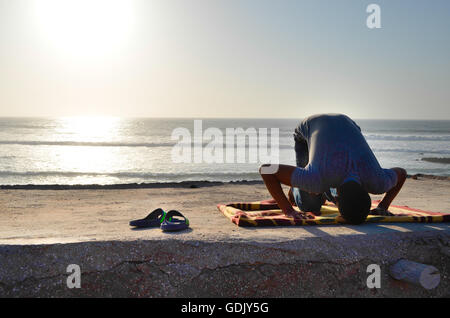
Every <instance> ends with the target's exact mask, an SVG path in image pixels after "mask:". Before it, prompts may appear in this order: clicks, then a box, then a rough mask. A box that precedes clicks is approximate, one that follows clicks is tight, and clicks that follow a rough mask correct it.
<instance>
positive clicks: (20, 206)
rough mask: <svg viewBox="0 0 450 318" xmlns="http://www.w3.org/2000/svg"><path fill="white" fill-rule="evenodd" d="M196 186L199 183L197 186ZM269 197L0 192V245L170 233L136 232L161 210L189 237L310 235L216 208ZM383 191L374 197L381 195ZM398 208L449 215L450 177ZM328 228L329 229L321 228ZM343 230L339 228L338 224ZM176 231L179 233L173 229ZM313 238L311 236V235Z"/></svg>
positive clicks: (409, 190) (413, 185)
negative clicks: (251, 226)
mask: <svg viewBox="0 0 450 318" xmlns="http://www.w3.org/2000/svg"><path fill="white" fill-rule="evenodd" d="M191 187H193V188H191ZM267 198H269V195H268V193H267V190H266V188H265V186H264V184H262V183H259V182H249V183H246V182H242V183H226V184H221V185H220V184H219V183H201V182H200V183H195V186H193V185H192V183H185V184H181V185H178V186H175V185H172V186H169V187H164V186H163V185H154V186H153V187H151V188H144V189H107V190H105V189H83V190H0V213H1V217H0V243H1V244H40V243H63V242H80V241H104V240H133V239H149V238H152V239H154V238H167V237H168V235H170V234H165V233H162V232H161V231H160V230H159V229H151V230H141V231H139V230H132V229H131V228H130V226H129V225H128V222H129V221H130V220H132V219H136V218H142V217H145V216H146V215H147V213H148V212H150V211H152V210H153V209H155V208H158V207H161V208H163V209H166V210H170V209H176V210H179V211H181V212H182V213H184V214H185V215H186V216H187V217H188V218H189V219H190V221H191V228H192V229H191V230H190V231H186V232H182V233H179V234H175V235H180V236H182V237H184V238H186V239H196V238H202V237H205V236H208V235H213V236H214V238H222V239H227V238H229V237H233V238H234V239H239V238H242V239H246V238H249V236H250V237H252V236H257V237H261V238H265V237H266V238H267V239H269V238H279V239H283V238H284V239H288V238H289V235H302V233H303V234H305V231H304V230H303V229H299V228H295V229H292V228H283V229H280V228H271V229H264V230H255V231H248V230H242V229H240V228H238V227H236V226H235V225H234V224H232V223H231V222H230V221H229V220H228V219H226V218H225V217H224V216H223V215H222V214H221V213H220V212H219V211H218V210H217V209H216V205H217V204H218V203H229V202H236V201H258V200H262V199H267ZM379 198H380V196H373V199H379ZM394 204H396V205H406V206H410V207H413V208H418V209H423V210H427V211H433V212H450V181H448V180H439V179H431V178H424V177H419V178H418V179H417V180H415V179H412V178H409V179H408V180H407V181H406V183H405V186H404V188H403V189H402V191H401V192H400V194H399V196H398V198H397V199H396V200H395V201H394ZM322 228H323V229H324V230H325V231H326V227H322ZM332 228H333V230H336V227H332ZM172 235H173V234H172ZM305 235H306V234H305Z"/></svg>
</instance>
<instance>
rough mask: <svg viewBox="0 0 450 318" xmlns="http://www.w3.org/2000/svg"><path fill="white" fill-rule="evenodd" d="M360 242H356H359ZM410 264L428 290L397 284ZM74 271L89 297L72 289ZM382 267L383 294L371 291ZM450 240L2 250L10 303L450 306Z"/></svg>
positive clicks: (437, 236) (436, 236)
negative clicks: (425, 275)
mask: <svg viewBox="0 0 450 318" xmlns="http://www.w3.org/2000/svg"><path fill="white" fill-rule="evenodd" d="M356 238H357V239H356ZM399 258H407V259H410V260H414V261H417V262H422V263H426V264H430V265H434V266H435V267H437V268H438V269H439V271H440V273H441V283H440V285H439V286H438V287H437V288H435V289H433V290H430V291H428V290H425V289H423V288H421V287H417V286H413V285H410V284H407V283H403V282H400V281H395V280H393V279H392V278H390V277H389V276H388V270H387V268H388V265H389V264H390V263H392V262H395V261H396V260H398V259H399ZM69 264H78V265H80V267H81V272H82V274H81V288H80V289H69V288H67V286H66V279H67V277H68V275H69V274H68V273H66V268H67V266H68V265H69ZM369 264H379V265H380V267H381V271H382V279H381V288H380V289H369V288H367V286H366V280H367V276H368V275H369V274H368V273H366V269H367V266H368V265H369ZM449 277H450V231H449V230H448V227H447V228H445V227H442V229H441V230H434V231H421V232H406V233H405V232H391V233H389V234H386V233H378V234H377V233H373V234H370V235H357V236H355V235H345V236H339V237H332V236H329V237H328V236H322V237H311V238H308V239H299V240H291V241H285V242H271V243H264V242H257V241H249V242H242V241H237V242H230V241H223V242H219V241H216V242H210V241H209V242H208V241H199V240H183V239H178V238H176V237H175V238H170V239H166V240H149V241H144V240H137V241H105V242H81V243H69V244H50V245H2V246H0V295H1V296H3V297H81V296H83V297H102V296H106V297H109V296H114V297H344V296H345V297H450V282H449Z"/></svg>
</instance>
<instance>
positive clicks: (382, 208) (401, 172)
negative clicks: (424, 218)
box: [371, 168, 407, 215]
mask: <svg viewBox="0 0 450 318" xmlns="http://www.w3.org/2000/svg"><path fill="white" fill-rule="evenodd" d="M392 170H393V171H394V172H395V173H396V174H397V184H396V185H395V186H394V187H393V188H392V189H390V190H389V191H388V192H386V194H385V195H384V197H383V199H382V200H381V201H380V203H378V207H377V208H375V209H373V210H372V213H371V214H378V215H392V214H391V213H389V212H388V209H389V206H390V205H391V203H392V201H393V200H394V199H395V197H396V196H397V194H398V193H399V192H400V190H401V188H402V187H403V184H404V183H405V180H406V175H407V173H406V170H405V169H403V168H392Z"/></svg>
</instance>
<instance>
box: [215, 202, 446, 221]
mask: <svg viewBox="0 0 450 318" xmlns="http://www.w3.org/2000/svg"><path fill="white" fill-rule="evenodd" d="M378 202H379V201H373V202H372V207H373V208H375V207H376V206H377V205H378ZM217 208H218V209H219V210H220V211H221V212H222V213H223V214H224V215H225V216H226V217H227V218H229V219H230V220H231V222H233V223H235V224H236V225H238V226H287V225H325V224H341V223H345V220H344V219H343V218H342V217H341V216H340V214H339V212H338V209H337V207H336V206H335V205H333V204H331V203H328V202H327V204H326V205H323V206H322V209H321V215H320V216H315V215H314V214H312V213H310V212H307V213H306V217H305V218H304V219H293V218H290V217H287V216H285V215H284V214H283V213H282V212H281V210H279V209H278V205H277V204H276V203H274V201H273V200H269V201H260V202H249V203H242V202H241V203H231V204H227V205H224V204H218V205H217ZM295 208H296V207H295ZM389 211H390V212H392V213H393V214H395V215H394V216H379V215H369V216H368V217H367V220H366V222H369V223H375V222H383V223H385V222H416V223H438V222H450V214H447V213H438V212H427V211H422V210H418V209H412V208H409V207H407V206H394V205H391V207H390V208H389Z"/></svg>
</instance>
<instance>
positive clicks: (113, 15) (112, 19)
mask: <svg viewBox="0 0 450 318" xmlns="http://www.w3.org/2000/svg"><path fill="white" fill-rule="evenodd" d="M35 14H36V18H37V23H38V31H39V32H40V33H41V36H42V38H43V39H45V40H46V41H48V43H49V44H50V45H51V46H52V47H54V48H55V49H58V50H63V51H64V52H65V53H69V54H72V55H75V56H89V57H91V56H94V57H95V56H100V57H102V56H104V55H106V54H108V53H109V52H111V51H113V50H115V49H117V48H120V46H122V45H123V44H124V43H125V41H126V40H127V38H128V37H129V36H130V33H131V29H132V25H133V21H134V16H133V15H134V10H133V1H130V0H35Z"/></svg>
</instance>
